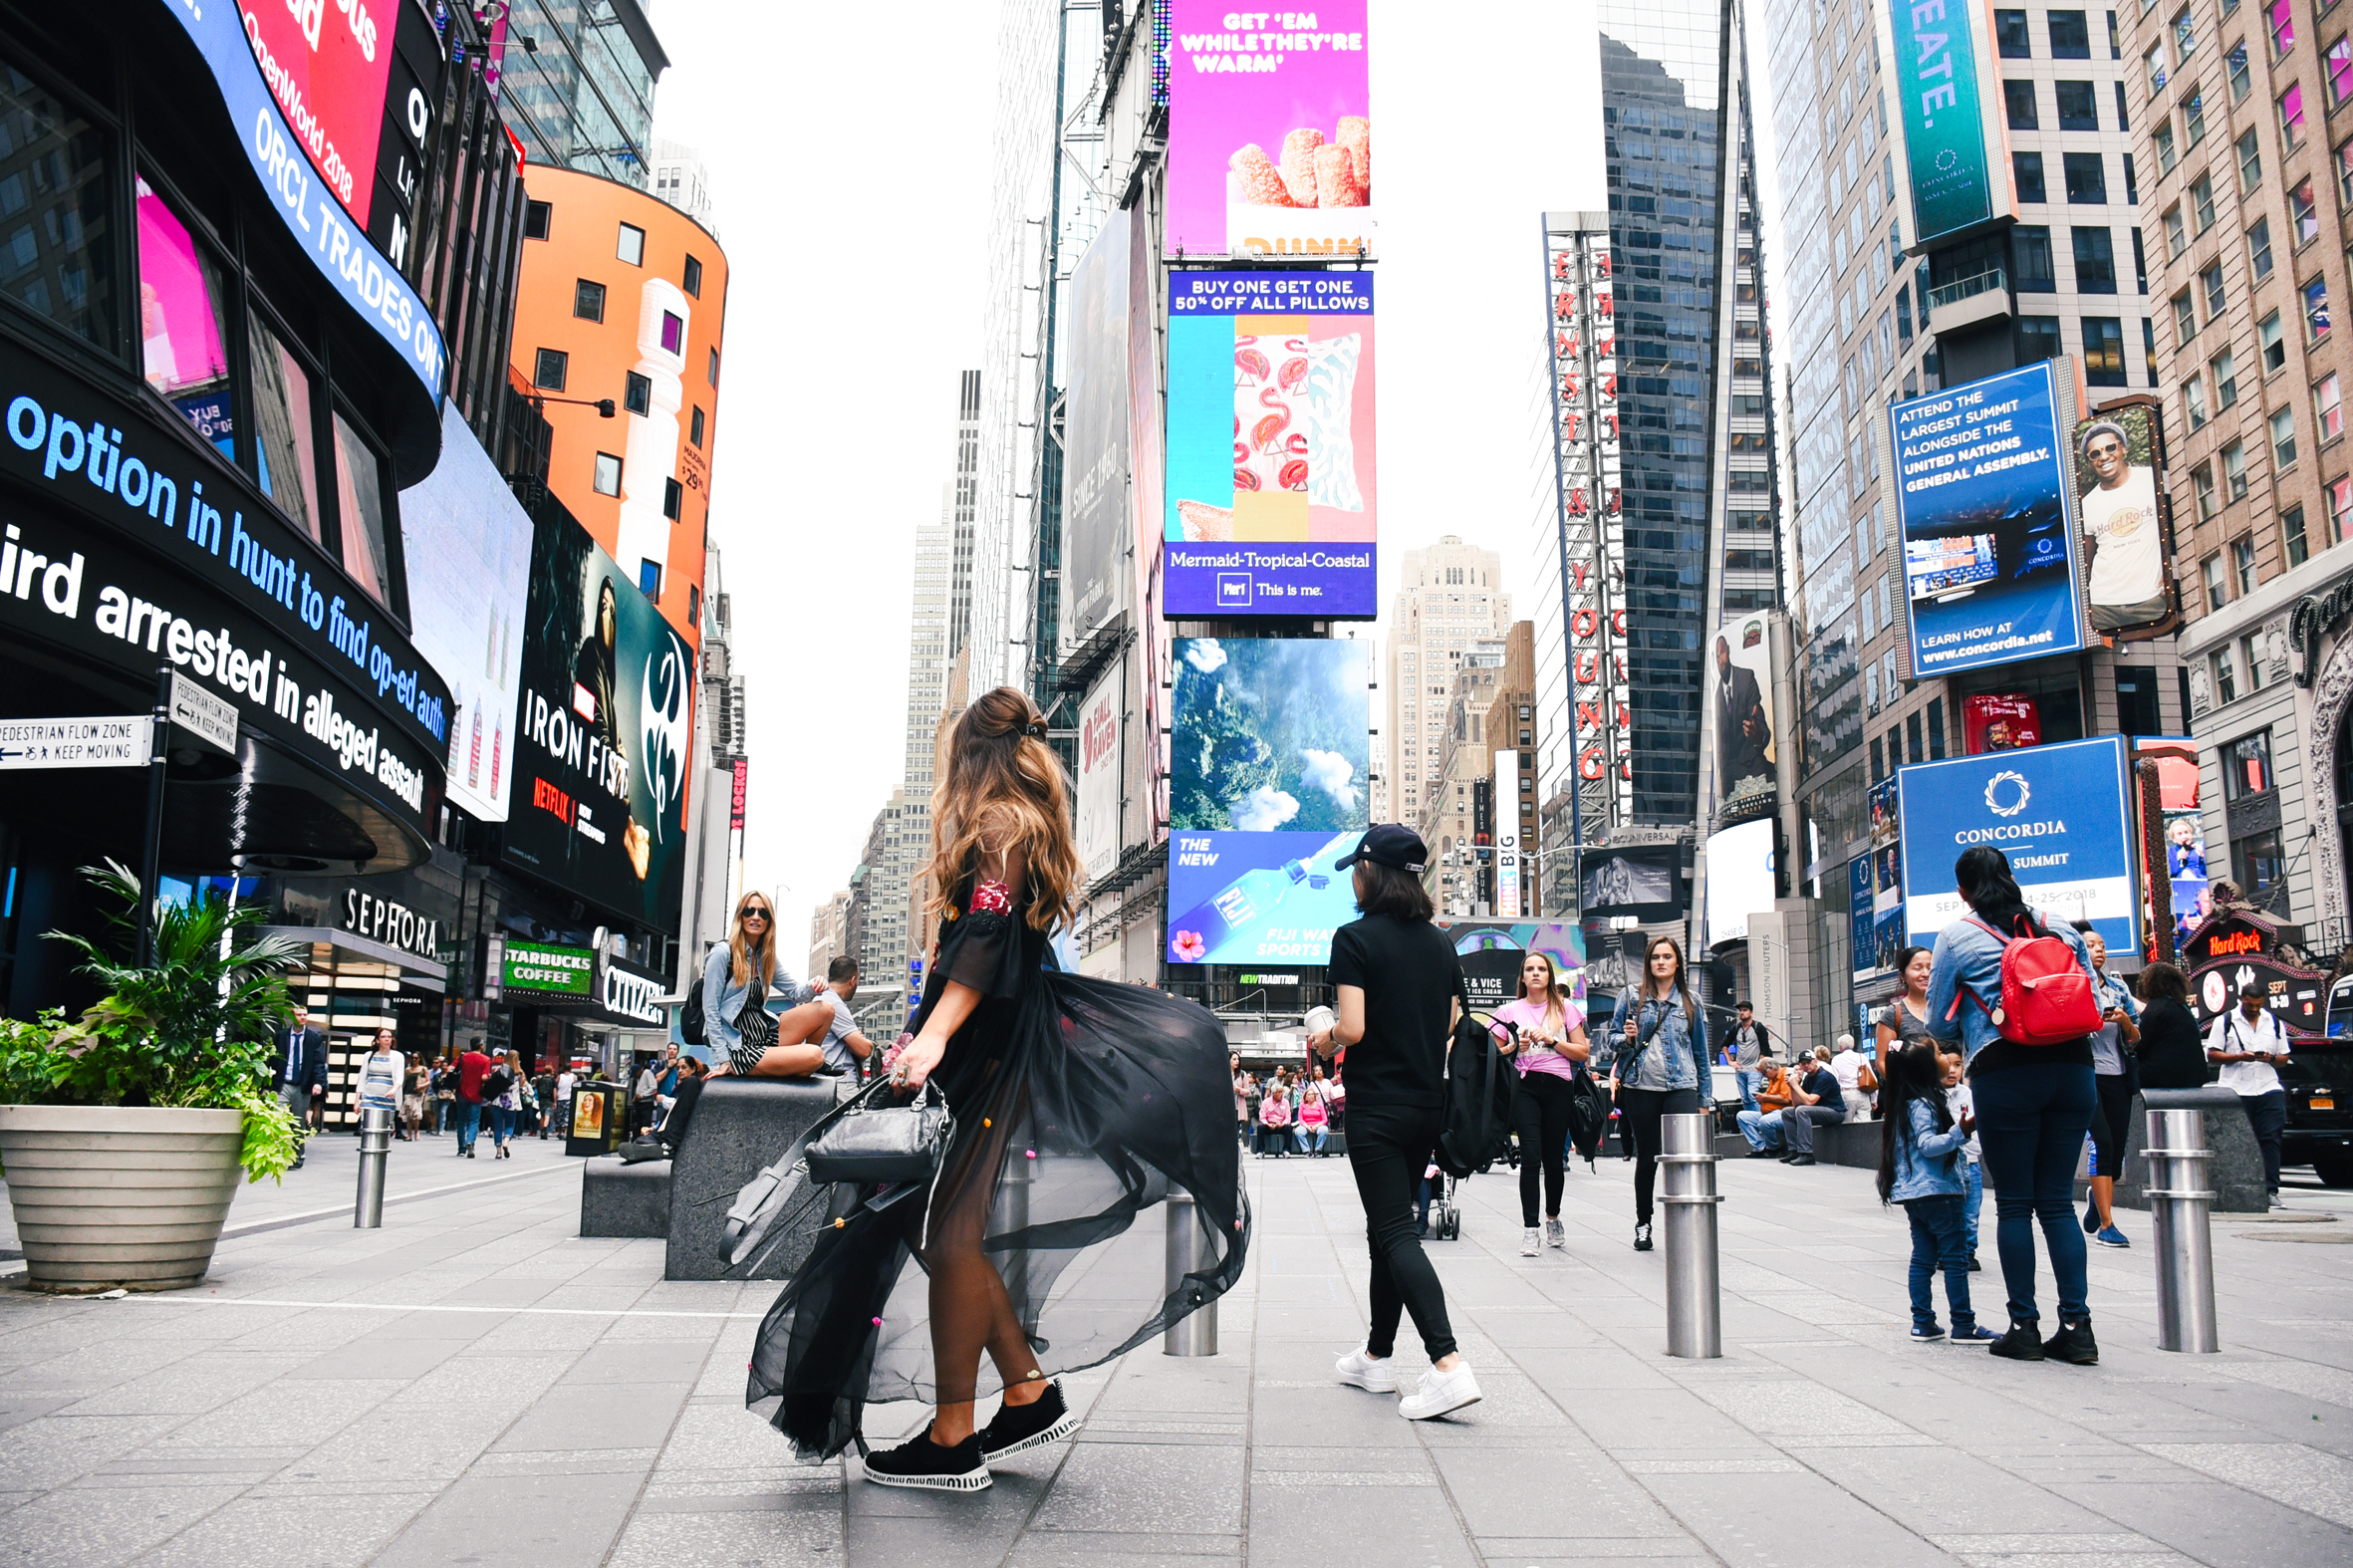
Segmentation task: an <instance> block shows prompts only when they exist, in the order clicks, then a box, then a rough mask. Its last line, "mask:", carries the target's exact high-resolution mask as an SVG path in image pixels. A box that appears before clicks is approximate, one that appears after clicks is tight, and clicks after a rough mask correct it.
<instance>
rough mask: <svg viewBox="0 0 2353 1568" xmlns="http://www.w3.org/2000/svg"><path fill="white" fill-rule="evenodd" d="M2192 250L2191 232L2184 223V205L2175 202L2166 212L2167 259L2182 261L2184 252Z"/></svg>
mask: <svg viewBox="0 0 2353 1568" xmlns="http://www.w3.org/2000/svg"><path fill="white" fill-rule="evenodd" d="M2189 248H2190V230H2189V228H2188V227H2187V226H2185V225H2184V224H2183V222H2182V204H2181V203H2180V202H2178V201H2177V202H2175V203H2174V204H2173V205H2172V206H2170V207H2168V208H2166V210H2165V259H2166V260H2168V261H2180V260H2181V259H2182V252H2183V251H2185V250H2188V249H2189Z"/></svg>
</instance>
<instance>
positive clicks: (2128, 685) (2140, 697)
mask: <svg viewBox="0 0 2353 1568" xmlns="http://www.w3.org/2000/svg"><path fill="white" fill-rule="evenodd" d="M2116 728H2117V732H2118V733H2119V734H2125V735H2162V734H2164V733H2165V730H2164V728H2163V726H2162V724H2161V723H2160V721H2159V719H2158V715H2157V667H2156V666H2155V665H2154V664H2119V665H2117V666H2116Z"/></svg>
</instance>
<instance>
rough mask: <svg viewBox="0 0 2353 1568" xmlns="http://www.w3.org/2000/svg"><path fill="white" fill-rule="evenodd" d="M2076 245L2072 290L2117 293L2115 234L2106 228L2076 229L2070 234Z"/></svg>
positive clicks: (2091, 292)
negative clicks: (2073, 286) (2073, 287)
mask: <svg viewBox="0 0 2353 1568" xmlns="http://www.w3.org/2000/svg"><path fill="white" fill-rule="evenodd" d="M2071 237H2072V239H2073V241H2074V245H2075V292H2076V293H2078V294H2114V293H2115V292H2116V253H2115V249H2114V236H2112V235H2111V234H2110V233H2109V232H2108V230H2107V229H2106V228H2104V227H2103V228H2079V229H2076V230H2074V231H2073V232H2072V235H2071Z"/></svg>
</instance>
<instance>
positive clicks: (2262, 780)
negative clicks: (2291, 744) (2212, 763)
mask: <svg viewBox="0 0 2353 1568" xmlns="http://www.w3.org/2000/svg"><path fill="white" fill-rule="evenodd" d="M2270 789H2271V732H2270V731H2269V730H2267V729H2262V730H2257V731H2255V732H2254V733H2253V734H2251V735H2241V736H2240V737H2238V739H2236V740H2233V741H2229V742H2227V743H2225V744H2224V745H2223V747H2222V799H2223V800H2224V801H2233V800H2244V799H2245V798H2246V797H2247V796H2249V795H2262V794H2267V793H2269V792H2270Z"/></svg>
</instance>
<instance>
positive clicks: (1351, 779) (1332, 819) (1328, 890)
mask: <svg viewBox="0 0 2353 1568" xmlns="http://www.w3.org/2000/svg"><path fill="white" fill-rule="evenodd" d="M1175 653H1176V691H1175V694H1174V706H1175V715H1176V723H1175V728H1174V730H1173V731H1172V733H1171V736H1170V778H1169V799H1170V823H1169V827H1170V833H1171V837H1172V842H1171V844H1170V847H1169V848H1170V854H1169V909H1170V912H1171V914H1170V919H1169V954H1168V955H1169V961H1170V962H1172V963H1256V962H1263V961H1267V960H1284V961H1290V962H1300V963H1323V962H1326V961H1328V960H1329V958H1330V955H1331V941H1332V931H1333V928H1334V927H1336V926H1339V925H1342V924H1345V923H1346V922H1347V921H1349V920H1352V919H1354V918H1356V894H1355V890H1354V888H1353V887H1352V886H1351V879H1350V877H1349V875H1348V873H1346V872H1343V871H1339V870H1337V869H1336V868H1335V867H1334V864H1333V863H1334V862H1335V861H1337V860H1339V858H1340V857H1341V856H1343V855H1346V854H1347V853H1348V852H1349V851H1350V850H1351V849H1353V848H1355V846H1356V842H1357V840H1358V839H1359V838H1360V837H1361V836H1362V835H1363V833H1364V830H1365V828H1366V827H1367V826H1368V825H1369V824H1370V808H1369V803H1368V800H1367V795H1366V784H1367V775H1368V774H1369V772H1370V771H1371V765H1372V731H1371V728H1370V724H1369V720H1368V716H1367V703H1368V699H1367V697H1366V691H1367V690H1368V682H1369V679H1370V674H1371V670H1370V657H1369V654H1370V646H1369V645H1368V644H1365V643H1362V642H1354V641H1341V642H1327V641H1324V640H1321V639H1283V640H1272V639H1266V640H1261V639H1238V638H1226V639H1218V638H1179V639H1177V640H1176V645H1175Z"/></svg>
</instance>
